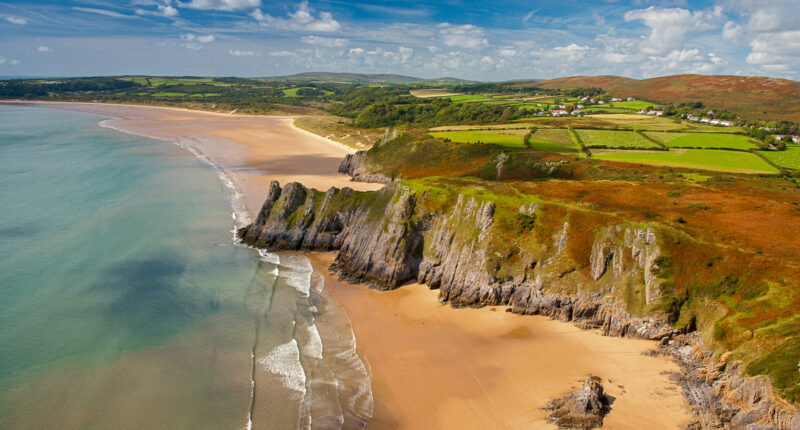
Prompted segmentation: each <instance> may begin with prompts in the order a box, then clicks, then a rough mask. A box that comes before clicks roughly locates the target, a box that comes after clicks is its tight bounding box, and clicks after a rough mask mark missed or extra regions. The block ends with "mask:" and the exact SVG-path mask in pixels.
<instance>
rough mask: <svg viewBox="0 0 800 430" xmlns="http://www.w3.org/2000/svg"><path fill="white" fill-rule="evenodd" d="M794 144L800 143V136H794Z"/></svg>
mask: <svg viewBox="0 0 800 430" xmlns="http://www.w3.org/2000/svg"><path fill="white" fill-rule="evenodd" d="M792 142H794V143H800V136H792Z"/></svg>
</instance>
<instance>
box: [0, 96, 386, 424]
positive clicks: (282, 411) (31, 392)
mask: <svg viewBox="0 0 800 430" xmlns="http://www.w3.org/2000/svg"><path fill="white" fill-rule="evenodd" d="M101 120H103V118H102V117H98V116H94V115H89V114H84V113H78V112H71V111H59V110H51V109H43V108H34V107H5V106H0V202H2V203H1V204H0V257H1V258H0V328H1V329H0V428H3V429H6V428H8V429H17V428H19V429H27V428H59V429H91V428H115V429H128V428H129V429H139V428H148V429H160V428H164V429H166V428H169V429H178V428H187V429H188V428H191V429H202V428H208V429H223V428H246V427H247V426H249V425H252V426H253V427H254V428H298V427H303V428H305V427H308V426H309V424H310V423H311V422H312V421H313V423H314V425H313V427H319V428H330V427H331V426H332V427H338V426H343V427H358V426H360V425H361V424H362V423H363V422H364V421H365V420H367V419H368V418H369V414H370V412H371V407H372V406H371V405H372V403H371V394H370V392H369V381H368V376H367V374H366V370H365V369H364V366H363V364H362V363H361V362H360V360H359V359H358V357H357V355H356V354H355V349H354V348H355V346H354V340H353V339H352V333H351V332H350V329H349V325H348V324H347V322H346V317H344V316H342V314H341V312H340V311H338V310H337V309H336V307H335V306H333V305H332V304H331V303H329V301H327V300H326V299H325V297H324V295H322V294H320V292H319V290H320V289H321V287H322V283H321V280H320V277H319V276H318V275H316V274H313V273H312V269H311V266H310V265H309V263H308V260H307V259H306V258H305V257H302V256H299V255H271V254H265V255H263V256H262V257H261V258H259V255H258V254H257V253H255V252H254V251H253V250H250V249H246V248H243V247H240V246H236V245H234V244H233V242H232V237H231V229H232V228H233V220H232V216H231V211H232V209H231V203H230V198H231V194H230V190H229V189H228V188H226V187H225V185H224V184H223V182H221V181H220V177H219V175H220V174H219V172H218V171H216V170H215V169H214V168H213V167H212V166H210V165H209V164H207V163H204V162H203V161H202V160H200V159H198V158H197V157H195V156H194V155H193V154H191V153H189V152H187V151H186V150H184V149H182V148H180V147H178V146H176V145H171V144H169V143H166V142H156V141H152V140H147V139H143V138H139V137H135V136H130V135H125V134H122V133H119V132H117V131H114V130H109V129H105V128H102V127H100V126H98V122H99V121H101ZM251 419H252V424H250V420H251Z"/></svg>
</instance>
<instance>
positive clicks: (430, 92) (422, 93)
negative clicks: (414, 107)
mask: <svg viewBox="0 0 800 430" xmlns="http://www.w3.org/2000/svg"><path fill="white" fill-rule="evenodd" d="M411 95H412V96H414V97H419V98H428V97H450V96H457V95H458V94H457V93H451V92H449V91H447V90H440V89H426V90H411Z"/></svg>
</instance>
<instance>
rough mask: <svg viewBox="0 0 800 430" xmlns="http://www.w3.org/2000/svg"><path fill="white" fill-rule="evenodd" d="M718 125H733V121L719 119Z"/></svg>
mask: <svg viewBox="0 0 800 430" xmlns="http://www.w3.org/2000/svg"><path fill="white" fill-rule="evenodd" d="M719 125H721V126H723V127H733V123H732V122H730V121H720V122H719Z"/></svg>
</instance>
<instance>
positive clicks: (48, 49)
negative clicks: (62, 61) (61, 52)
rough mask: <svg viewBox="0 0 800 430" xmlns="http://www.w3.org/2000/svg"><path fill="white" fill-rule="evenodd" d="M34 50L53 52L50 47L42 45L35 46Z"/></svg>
mask: <svg viewBox="0 0 800 430" xmlns="http://www.w3.org/2000/svg"><path fill="white" fill-rule="evenodd" d="M36 50H37V51H39V52H53V50H52V49H50V48H49V47H47V46H44V45H42V46H40V47H38V48H36Z"/></svg>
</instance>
